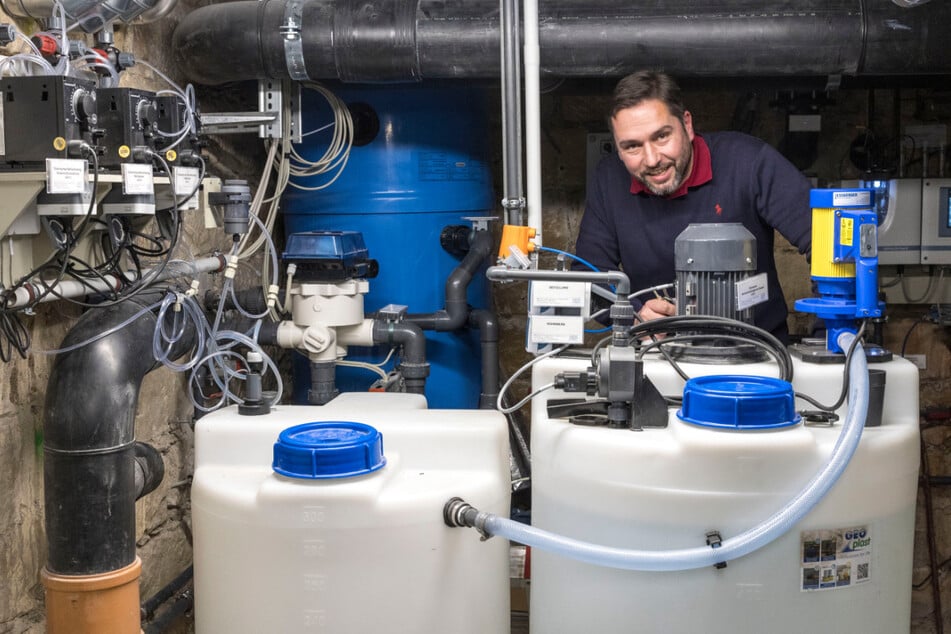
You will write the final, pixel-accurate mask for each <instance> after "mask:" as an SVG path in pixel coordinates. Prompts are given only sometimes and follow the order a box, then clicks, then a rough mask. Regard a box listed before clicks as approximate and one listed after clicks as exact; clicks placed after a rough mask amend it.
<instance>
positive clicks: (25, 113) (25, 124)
mask: <svg viewBox="0 0 951 634" xmlns="http://www.w3.org/2000/svg"><path fill="white" fill-rule="evenodd" d="M95 86H96V85H95V83H94V82H93V81H91V80H86V79H83V78H79V77H63V76H60V75H38V76H30V77H4V78H2V79H0V90H2V93H3V94H2V98H0V109H2V113H0V120H2V122H3V130H2V134H0V160H2V161H3V163H5V164H6V167H14V166H16V164H19V163H28V164H40V163H43V162H44V161H45V160H46V159H47V158H64V157H65V156H66V152H65V150H66V146H67V142H69V141H76V140H82V141H86V142H91V127H93V125H94V124H95V122H96V88H95Z"/></svg>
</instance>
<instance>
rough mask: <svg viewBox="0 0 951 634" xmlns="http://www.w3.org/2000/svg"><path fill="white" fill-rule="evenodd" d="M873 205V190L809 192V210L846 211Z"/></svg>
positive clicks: (820, 190)
mask: <svg viewBox="0 0 951 634" xmlns="http://www.w3.org/2000/svg"><path fill="white" fill-rule="evenodd" d="M874 205H875V190H874V189H813V190H811V191H810V192H809V207H810V208H811V209H846V208H850V207H873V206H874Z"/></svg>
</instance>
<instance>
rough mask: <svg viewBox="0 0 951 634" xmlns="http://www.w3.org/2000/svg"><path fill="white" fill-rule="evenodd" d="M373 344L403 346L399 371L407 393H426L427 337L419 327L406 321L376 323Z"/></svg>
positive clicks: (427, 369)
mask: <svg viewBox="0 0 951 634" xmlns="http://www.w3.org/2000/svg"><path fill="white" fill-rule="evenodd" d="M373 343H386V344H390V345H400V346H403V358H402V360H401V361H400V366H399V370H400V373H401V374H402V375H403V382H404V383H405V385H406V391H407V392H409V393H411V394H425V393H426V377H427V376H429V363H427V362H426V336H425V335H423V331H422V329H421V328H420V327H419V326H417V325H416V324H414V323H412V322H406V321H400V322H392V321H374V322H373Z"/></svg>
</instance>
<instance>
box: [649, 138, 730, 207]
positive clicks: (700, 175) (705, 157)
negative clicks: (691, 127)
mask: <svg viewBox="0 0 951 634" xmlns="http://www.w3.org/2000/svg"><path fill="white" fill-rule="evenodd" d="M712 178H713V163H712V161H711V160H710V148H708V147H707V142H706V141H704V140H703V137H701V136H700V135H699V134H697V135H694V137H693V168H692V169H691V170H690V175H689V176H688V177H687V178H685V179H684V182H682V183H681V184H680V187H679V188H677V191H675V192H674V193H672V194H670V195H669V196H667V198H679V197H680V196H686V195H687V190H688V189H690V188H691V187H699V186H700V185H703V184H704V183H708V182H710V180H711V179H712ZM641 192H646V193H648V194H650V193H651V192H650V190H649V189H647V188H646V187H644V185H643V184H641V182H640V181H639V180H637V179H636V178H634V177H633V176H632V177H631V193H632V194H640V193H641Z"/></svg>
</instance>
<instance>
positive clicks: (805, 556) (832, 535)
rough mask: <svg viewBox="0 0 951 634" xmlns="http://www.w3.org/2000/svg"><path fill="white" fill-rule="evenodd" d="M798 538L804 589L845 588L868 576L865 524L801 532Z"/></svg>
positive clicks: (869, 550) (869, 549)
mask: <svg viewBox="0 0 951 634" xmlns="http://www.w3.org/2000/svg"><path fill="white" fill-rule="evenodd" d="M800 541H801V544H800V545H801V548H800V554H801V556H800V567H801V573H802V574H801V580H802V586H801V588H802V591H803V592H811V591H815V590H835V589H839V588H846V587H849V586H854V585H858V584H860V583H865V582H866V581H868V580H869V579H871V575H870V564H871V560H872V535H871V532H870V531H869V528H868V526H852V527H850V528H836V529H829V530H815V531H803V532H802V533H801V539H800Z"/></svg>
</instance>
